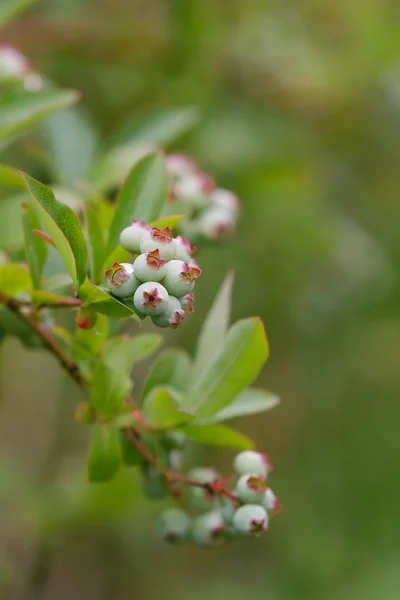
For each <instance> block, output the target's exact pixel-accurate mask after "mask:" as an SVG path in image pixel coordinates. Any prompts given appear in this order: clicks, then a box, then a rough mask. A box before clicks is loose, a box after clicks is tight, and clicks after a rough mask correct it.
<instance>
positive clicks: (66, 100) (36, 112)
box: [0, 90, 78, 141]
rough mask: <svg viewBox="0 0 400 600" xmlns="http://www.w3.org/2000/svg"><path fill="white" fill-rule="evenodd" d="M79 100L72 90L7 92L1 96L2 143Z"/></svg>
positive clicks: (0, 125)
mask: <svg viewBox="0 0 400 600" xmlns="http://www.w3.org/2000/svg"><path fill="white" fill-rule="evenodd" d="M77 99H78V94H77V93H76V92H74V91H71V90H67V91H64V90H39V91H37V92H35V93H34V94H33V93H32V92H27V91H12V92H5V93H3V94H1V95H0V141H2V140H5V139H6V138H9V137H11V136H13V135H15V134H17V133H19V132H21V131H23V130H24V129H26V128H28V127H30V126H31V125H34V124H35V123H37V122H39V121H40V120H42V119H43V118H44V117H45V116H47V115H49V114H51V113H53V112H55V111H57V110H60V109H62V108H65V107H67V106H70V105H71V104H73V103H74V102H76V101H77Z"/></svg>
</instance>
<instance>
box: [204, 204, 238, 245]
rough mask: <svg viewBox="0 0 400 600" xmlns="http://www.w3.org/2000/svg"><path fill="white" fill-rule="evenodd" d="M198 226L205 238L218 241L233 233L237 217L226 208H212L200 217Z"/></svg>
mask: <svg viewBox="0 0 400 600" xmlns="http://www.w3.org/2000/svg"><path fill="white" fill-rule="evenodd" d="M197 225H198V228H199V231H200V232H201V233H202V234H203V235H204V236H205V237H207V238H211V239H217V238H220V237H224V236H226V235H229V234H230V233H232V231H233V230H234V229H235V225H236V216H235V214H234V213H232V212H231V211H229V210H226V209H225V208H221V207H219V206H211V207H210V208H207V209H206V210H205V211H204V212H203V213H202V214H201V215H200V216H199V218H198V220H197Z"/></svg>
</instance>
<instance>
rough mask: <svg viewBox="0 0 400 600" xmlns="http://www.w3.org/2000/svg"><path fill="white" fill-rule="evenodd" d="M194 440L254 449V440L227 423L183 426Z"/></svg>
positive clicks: (215, 444) (228, 446)
mask: <svg viewBox="0 0 400 600" xmlns="http://www.w3.org/2000/svg"><path fill="white" fill-rule="evenodd" d="M181 429H182V431H184V433H185V434H186V435H187V436H188V437H190V438H191V439H192V440H196V441H197V442H200V443H202V444H209V445H211V446H225V447H226V448H236V449H237V450H252V449H253V448H254V442H253V440H252V439H250V438H249V437H248V436H247V435H244V434H243V433H241V432H240V431H236V430H235V429H232V428H231V427H228V426H227V425H220V424H211V425H188V426H185V427H182V428H181Z"/></svg>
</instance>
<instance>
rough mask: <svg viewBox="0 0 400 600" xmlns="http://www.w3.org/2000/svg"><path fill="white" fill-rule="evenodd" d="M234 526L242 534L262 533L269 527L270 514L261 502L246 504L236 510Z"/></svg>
mask: <svg viewBox="0 0 400 600" xmlns="http://www.w3.org/2000/svg"><path fill="white" fill-rule="evenodd" d="M233 527H234V528H235V529H236V531H237V532H238V533H241V534H242V535H255V536H257V535H260V533H262V532H263V531H266V530H267V529H268V515H267V511H266V510H265V508H263V507H262V506H260V505H259V504H246V505H245V506H241V507H240V508H238V510H237V511H236V512H235V514H234V517H233Z"/></svg>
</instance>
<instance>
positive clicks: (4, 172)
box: [0, 164, 25, 189]
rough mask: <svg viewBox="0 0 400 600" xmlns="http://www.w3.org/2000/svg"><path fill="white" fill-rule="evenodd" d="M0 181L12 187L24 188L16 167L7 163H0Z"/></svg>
mask: <svg viewBox="0 0 400 600" xmlns="http://www.w3.org/2000/svg"><path fill="white" fill-rule="evenodd" d="M0 183H1V184H2V185H8V186H10V187H14V188H23V189H25V184H24V182H23V181H22V179H21V177H20V174H19V173H18V171H17V169H14V168H13V167H9V166H8V165H2V164H0Z"/></svg>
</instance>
